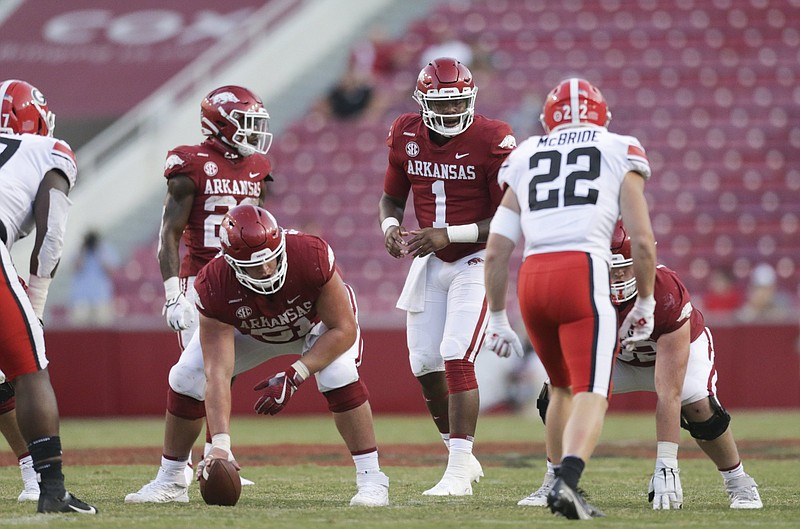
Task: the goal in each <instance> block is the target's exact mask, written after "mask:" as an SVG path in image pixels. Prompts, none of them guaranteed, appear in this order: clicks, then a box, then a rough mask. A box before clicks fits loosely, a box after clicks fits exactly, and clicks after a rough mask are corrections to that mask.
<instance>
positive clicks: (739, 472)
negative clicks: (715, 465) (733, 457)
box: [719, 461, 745, 481]
mask: <svg viewBox="0 0 800 529" xmlns="http://www.w3.org/2000/svg"><path fill="white" fill-rule="evenodd" d="M719 473H720V475H721V476H722V479H724V480H725V481H728V480H729V479H733V478H738V477H741V476H744V475H745V471H744V465H743V464H742V462H741V461H739V464H738V465H736V467H735V468H733V469H731V470H720V471H719Z"/></svg>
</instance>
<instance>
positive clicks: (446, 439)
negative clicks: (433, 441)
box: [439, 432, 450, 450]
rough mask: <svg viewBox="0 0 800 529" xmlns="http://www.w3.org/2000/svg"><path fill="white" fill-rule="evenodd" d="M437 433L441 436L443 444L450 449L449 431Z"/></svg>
mask: <svg viewBox="0 0 800 529" xmlns="http://www.w3.org/2000/svg"><path fill="white" fill-rule="evenodd" d="M439 435H441V436H442V441H444V445H445V446H446V447H447V449H448V450H450V433H442V432H439Z"/></svg>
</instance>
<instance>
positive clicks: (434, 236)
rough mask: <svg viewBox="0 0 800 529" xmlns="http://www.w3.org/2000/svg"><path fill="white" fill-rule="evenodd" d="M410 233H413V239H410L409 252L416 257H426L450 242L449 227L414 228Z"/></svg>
mask: <svg viewBox="0 0 800 529" xmlns="http://www.w3.org/2000/svg"><path fill="white" fill-rule="evenodd" d="M409 235H411V239H410V240H409V241H408V252H409V253H411V254H413V255H414V257H425V256H426V255H428V254H430V253H433V252H436V251H439V250H441V249H442V248H444V247H445V246H447V245H448V244H450V238H449V237H448V236H447V228H423V229H421V230H412V231H410V232H409Z"/></svg>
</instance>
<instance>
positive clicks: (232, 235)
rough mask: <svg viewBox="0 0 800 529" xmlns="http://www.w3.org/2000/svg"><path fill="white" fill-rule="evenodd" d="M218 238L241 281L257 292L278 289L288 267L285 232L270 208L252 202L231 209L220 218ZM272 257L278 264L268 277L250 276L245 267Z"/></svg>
mask: <svg viewBox="0 0 800 529" xmlns="http://www.w3.org/2000/svg"><path fill="white" fill-rule="evenodd" d="M219 240H220V244H221V246H222V255H223V256H224V258H225V260H226V261H227V262H228V264H229V265H231V268H233V270H234V271H235V272H236V279H238V280H239V282H240V283H241V284H242V285H244V286H246V287H247V288H249V289H250V290H252V291H253V292H257V293H258V294H274V293H275V292H277V291H278V290H280V288H281V287H282V286H283V282H284V281H285V280H286V270H287V267H288V263H287V259H286V236H285V234H284V231H283V229H282V228H281V227H280V226H278V223H277V221H276V220H275V217H273V216H272V214H271V213H270V212H269V211H267V210H265V209H263V208H260V207H258V206H251V205H240V206H236V207H235V208H232V209H230V210H229V211H228V213H226V214H225V216H224V217H223V219H222V224H221V225H220V229H219ZM272 260H277V267H276V268H275V271H274V272H273V273H272V275H270V276H269V277H264V278H256V277H252V276H251V275H250V274H248V273H247V270H245V269H246V268H250V267H253V266H261V265H264V264H266V263H268V262H270V261H272Z"/></svg>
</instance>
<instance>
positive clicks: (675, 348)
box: [518, 223, 763, 509]
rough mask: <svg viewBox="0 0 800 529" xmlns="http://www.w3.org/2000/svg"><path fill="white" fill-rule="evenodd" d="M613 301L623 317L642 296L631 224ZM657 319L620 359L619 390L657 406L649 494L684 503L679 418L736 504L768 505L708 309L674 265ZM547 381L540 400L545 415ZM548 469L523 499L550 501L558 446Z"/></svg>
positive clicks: (666, 274)
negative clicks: (726, 382) (747, 455)
mask: <svg viewBox="0 0 800 529" xmlns="http://www.w3.org/2000/svg"><path fill="white" fill-rule="evenodd" d="M611 251H612V252H613V255H612V262H611V279H612V283H611V300H612V302H613V303H614V306H615V307H616V309H617V312H618V314H619V317H620V319H624V318H625V316H626V315H627V314H628V312H630V310H631V307H632V303H631V301H632V300H633V298H634V297H636V292H637V289H636V278H635V277H634V276H633V272H632V268H633V259H632V257H631V243H630V237H628V234H627V232H626V231H625V227H624V226H623V225H622V223H618V224H617V228H616V229H615V230H614V236H613V238H612V240H611ZM653 295H654V297H655V299H656V309H655V316H654V318H655V320H654V321H655V325H654V327H653V334H652V335H651V336H650V338H649V339H648V340H645V341H643V342H640V343H638V344H637V345H636V348H635V349H633V350H632V351H628V350H623V351H622V352H621V353H620V356H619V357H618V358H617V360H616V365H615V366H614V375H613V383H614V391H613V393H614V394H617V393H628V392H631V391H652V392H655V393H656V395H657V396H658V404H657V405H656V439H657V440H658V444H657V455H656V465H655V470H654V472H653V476H652V478H651V479H650V488H649V501H651V502H652V503H653V509H680V508H681V507H682V506H683V489H682V487H681V480H680V469H679V468H678V443H679V442H680V428H679V425H680V426H682V427H683V428H685V429H687V430H688V431H689V433H690V434H691V435H692V437H693V438H694V439H695V441H696V442H697V445H698V446H699V447H700V448H701V449H702V450H703V452H705V453H706V455H707V456H708V457H709V458H710V459H711V460H712V461H713V462H714V464H715V465H716V466H717V469H718V470H719V473H720V475H721V476H722V478H723V481H724V485H725V491H726V492H727V493H728V497H729V499H730V507H731V509H760V508H762V507H763V504H762V502H761V496H760V495H759V493H758V485H757V484H756V482H755V480H754V479H753V478H751V477H750V476H749V475H748V474H747V473H746V472H745V471H744V466H743V465H742V460H741V458H740V457H739V450H738V448H737V447H736V441H735V440H734V438H733V433H732V432H731V429H730V428H729V424H730V421H731V416H730V414H728V412H727V411H726V410H725V408H723V407H722V405H721V404H720V403H719V400H718V399H717V388H716V381H717V372H716V368H715V366H714V356H715V354H714V341H713V340H712V337H711V331H710V330H709V329H708V328H707V327H706V326H705V320H704V318H703V314H702V313H701V312H700V311H699V310H697V309H696V308H695V307H693V306H692V302H691V299H690V296H689V292H688V291H687V290H686V287H685V286H684V285H683V283H682V282H681V280H680V278H678V275H677V274H676V273H675V272H673V271H672V270H670V269H669V268H667V267H665V266H663V265H659V266H658V267H656V281H655V291H654V294H653ZM546 393H547V390H546V386H545V389H543V392H542V395H541V397H540V400H539V401H537V406H538V407H539V413H540V414H541V415H542V417H544V414H545V411H546V409H547V400H546ZM547 448H548V452H549V454H548V456H550V457H549V458H548V462H547V473H546V474H545V477H544V482H543V483H542V486H541V487H539V489H538V490H536V491H535V492H533V493H531V495H530V496H528V497H527V498H524V499H522V500H520V501H519V502H518V505H530V506H544V505H546V499H547V494H548V492H549V491H550V488H551V486H552V483H553V481H555V475H554V473H553V464H552V463H551V461H552V460H557V459H558V457H559V454H560V448H559V447H558V446H554V447H550V446H549V445H548V447H547Z"/></svg>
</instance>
